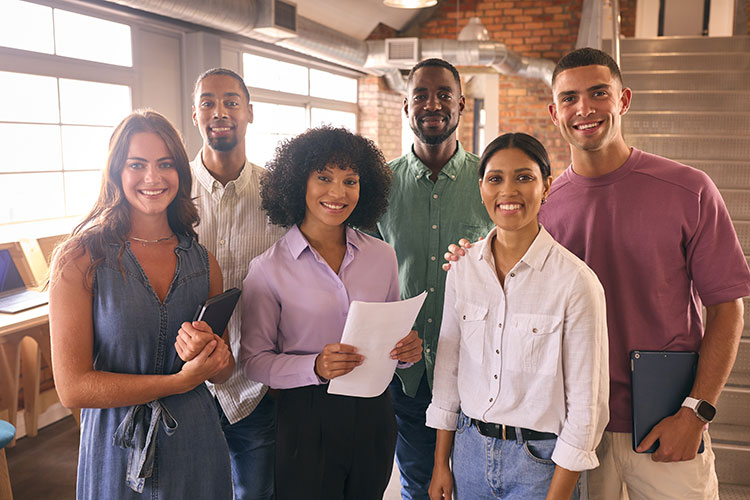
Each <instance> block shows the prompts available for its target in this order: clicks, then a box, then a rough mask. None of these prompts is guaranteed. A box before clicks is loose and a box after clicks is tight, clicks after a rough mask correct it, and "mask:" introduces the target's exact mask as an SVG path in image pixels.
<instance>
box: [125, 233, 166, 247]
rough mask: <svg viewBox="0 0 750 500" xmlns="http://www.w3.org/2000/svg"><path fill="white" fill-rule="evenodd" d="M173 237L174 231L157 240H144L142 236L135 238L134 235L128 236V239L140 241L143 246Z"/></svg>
mask: <svg viewBox="0 0 750 500" xmlns="http://www.w3.org/2000/svg"><path fill="white" fill-rule="evenodd" d="M173 237H174V233H172V234H170V235H169V236H165V237H164V238H159V239H158V240H145V239H143V238H136V237H135V236H130V239H131V240H135V241H137V242H138V243H140V244H141V245H143V246H144V247H145V246H146V245H147V244H155V243H160V242H162V241H167V240H170V239H172V238H173Z"/></svg>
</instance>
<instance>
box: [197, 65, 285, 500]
mask: <svg viewBox="0 0 750 500" xmlns="http://www.w3.org/2000/svg"><path fill="white" fill-rule="evenodd" d="M252 121H253V105H252V104H251V103H250V94H249V92H248V90H247V86H246V85H245V82H244V81H243V80H242V77H240V76H239V75H237V74H236V73H234V72H233V71H230V70H228V69H223V68H214V69H210V70H208V71H206V72H204V73H203V74H201V75H200V76H199V77H198V79H197V81H196V83H195V88H194V91H193V123H194V124H195V126H196V127H198V130H199V131H200V134H201V137H203V147H202V148H201V150H200V151H199V152H198V154H197V156H196V157H195V159H194V160H193V161H192V163H191V169H192V172H193V176H194V178H195V179H194V182H193V192H192V195H193V197H194V198H195V200H196V203H197V205H198V210H199V212H200V217H201V222H200V224H199V225H198V227H197V231H198V235H199V237H200V242H201V243H202V244H203V245H204V246H205V247H206V248H207V249H208V250H209V251H211V252H212V253H213V254H214V255H215V256H216V259H217V260H218V261H219V266H220V267H221V270H222V273H223V274H224V286H225V288H230V287H241V286H242V280H243V279H244V278H245V275H246V274H247V269H248V265H249V264H250V261H251V260H252V259H253V258H254V257H255V256H257V255H260V254H261V253H263V252H264V251H266V249H268V248H269V247H270V246H271V245H272V244H274V243H275V242H276V241H277V240H278V239H279V238H280V237H281V236H282V235H283V234H284V232H285V231H284V230H283V229H282V228H280V227H277V226H273V225H271V224H270V223H268V222H267V217H266V215H265V213H264V212H263V210H262V209H261V203H260V201H261V200H260V176H261V173H262V172H263V169H262V168H261V167H259V166H257V165H253V164H252V163H250V162H249V161H247V158H246V156H245V132H246V130H247V126H248V124H250V123H252ZM241 305H242V304H241V301H240V303H239V304H237V310H235V312H234V314H233V315H232V318H231V320H230V321H229V327H228V329H229V340H230V345H231V348H232V354H233V355H234V358H235V359H239V349H240V317H241V312H240V311H239V309H240V307H241ZM209 388H210V389H211V391H212V392H213V394H214V395H215V396H216V402H217V409H218V411H219V416H220V418H221V425H222V428H223V430H224V435H225V436H226V439H227V444H228V445H229V453H230V457H231V461H232V481H233V483H234V497H235V499H237V500H240V499H242V500H245V499H268V498H273V481H274V479H273V468H274V453H273V452H274V446H275V443H274V401H273V399H272V398H271V396H269V395H267V393H266V392H267V389H268V388H267V387H266V386H264V385H263V384H261V383H259V382H253V381H252V380H248V379H247V378H246V377H245V376H244V375H243V374H242V369H241V367H240V366H239V364H237V366H236V367H235V371H234V373H233V374H232V376H231V378H230V379H229V380H228V381H227V382H225V383H224V384H221V385H215V386H214V385H211V384H209Z"/></svg>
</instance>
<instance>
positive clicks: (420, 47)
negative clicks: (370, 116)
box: [107, 0, 554, 93]
mask: <svg viewBox="0 0 750 500" xmlns="http://www.w3.org/2000/svg"><path fill="white" fill-rule="evenodd" d="M107 1H108V2H110V3H114V4H118V5H124V6H126V7H131V8H133V9H137V10H142V11H146V12H150V13H153V14H157V15H160V16H164V17H169V18H173V19H177V20H180V21H186V22H189V23H192V24H197V25H200V26H206V27H209V28H213V29H216V30H220V31H225V32H230V33H236V34H238V35H241V36H246V37H249V38H253V39H256V40H261V41H263V42H267V43H274V44H276V45H279V46H281V47H285V48H287V49H290V50H294V51H296V52H301V53H303V54H307V55H310V56H313V57H317V58H320V59H323V60H326V61H330V62H333V63H336V64H340V65H342V66H346V67H349V68H353V69H356V70H359V71H364V72H365V73H369V74H373V75H377V76H384V77H385V78H386V80H387V82H388V84H389V86H390V87H391V88H392V89H393V90H396V91H399V92H402V93H405V91H406V84H405V81H404V78H403V76H402V75H401V73H400V72H399V71H398V70H399V69H409V68H410V67H411V66H413V65H414V63H415V59H413V58H412V57H411V56H413V55H414V50H415V47H416V51H417V53H416V56H417V57H416V60H421V59H425V58H429V57H439V58H441V59H445V60H446V61H449V62H451V63H452V64H455V65H457V66H490V67H492V68H494V69H495V70H497V71H499V72H500V73H503V74H507V75H518V76H522V77H526V78H532V79H538V80H542V81H544V82H545V83H546V84H547V85H551V82H552V70H553V69H554V63H552V61H549V60H546V59H532V58H526V57H521V56H520V55H518V54H516V53H514V52H511V51H509V50H508V48H507V47H506V46H505V45H504V44H502V43H498V42H492V41H481V40H473V41H458V40H450V39H421V40H416V42H415V41H414V40H415V39H411V41H410V39H404V38H399V39H390V42H389V43H390V44H392V45H393V46H394V47H395V46H396V45H398V46H399V49H403V48H404V47H403V46H401V44H411V45H410V47H411V48H410V50H411V51H412V52H411V53H410V57H409V58H406V57H404V58H403V59H400V62H398V61H399V59H398V58H400V57H403V54H404V53H403V52H401V51H399V54H398V57H394V58H393V59H391V60H389V59H388V58H387V57H386V55H387V54H388V52H387V51H386V43H387V42H388V41H387V40H385V41H384V40H377V41H368V42H363V41H360V40H357V39H355V38H353V37H350V36H348V35H345V34H344V33H341V32H339V31H336V30H333V29H331V28H328V27H327V26H323V25H322V24H319V23H316V22H314V21H312V20H310V19H307V18H304V17H301V16H296V25H297V26H296V28H297V29H296V31H297V36H295V37H292V38H282V39H279V38H278V37H270V36H268V34H267V32H266V33H264V31H263V28H264V26H261V25H259V22H258V21H259V14H260V13H264V12H267V11H268V9H269V8H272V6H271V7H269V5H270V4H271V3H272V2H276V3H283V4H284V5H283V6H282V9H288V7H287V6H289V5H291V6H294V4H293V3H291V2H288V1H285V0H107ZM277 7H278V5H277ZM295 13H296V9H295ZM287 14H288V12H287ZM261 17H262V16H261ZM287 17H288V16H287ZM258 28H260V29H258ZM266 31H267V30H266ZM405 40H406V41H405ZM393 53H394V56H395V52H393Z"/></svg>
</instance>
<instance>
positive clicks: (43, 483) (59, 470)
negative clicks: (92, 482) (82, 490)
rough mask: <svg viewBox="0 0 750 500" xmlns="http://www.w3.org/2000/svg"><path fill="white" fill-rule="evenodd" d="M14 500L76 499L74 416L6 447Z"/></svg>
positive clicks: (76, 443)
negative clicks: (34, 435)
mask: <svg viewBox="0 0 750 500" xmlns="http://www.w3.org/2000/svg"><path fill="white" fill-rule="evenodd" d="M5 451H6V455H7V457H8V472H9V473H10V483H11V487H12V488H13V498H14V499H15V500H31V499H34V500H73V499H75V497H76V466H77V464H78V426H77V425H76V422H75V420H73V417H66V418H64V419H62V420H60V421H59V422H55V423H54V424H51V425H48V426H46V427H44V428H42V429H40V430H39V434H38V435H37V436H36V437H33V438H29V437H23V438H21V439H19V440H18V441H16V446H14V447H13V448H6V449H5Z"/></svg>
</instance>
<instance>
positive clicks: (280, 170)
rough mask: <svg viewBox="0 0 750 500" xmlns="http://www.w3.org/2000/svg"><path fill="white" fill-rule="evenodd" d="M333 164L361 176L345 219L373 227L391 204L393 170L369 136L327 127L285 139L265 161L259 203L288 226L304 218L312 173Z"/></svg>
mask: <svg viewBox="0 0 750 500" xmlns="http://www.w3.org/2000/svg"><path fill="white" fill-rule="evenodd" d="M330 163H333V164H335V165H338V166H340V167H351V168H352V170H354V171H355V172H357V174H359V202H358V203H357V206H356V207H355V208H354V211H353V212H352V213H351V215H350V216H349V218H347V219H346V221H345V223H346V224H347V225H349V226H352V227H357V228H362V229H374V228H375V224H376V223H377V221H378V219H380V216H381V215H383V213H384V212H385V210H386V208H388V194H389V192H390V188H391V171H390V169H389V168H388V166H387V165H386V163H385V158H384V157H383V153H382V152H381V151H380V149H379V148H378V147H377V146H376V145H375V143H374V142H372V141H371V140H369V139H366V138H364V137H362V136H361V135H357V134H353V133H351V132H349V131H348V130H346V129H345V128H334V127H331V126H329V125H324V126H322V127H318V128H313V129H310V130H308V131H307V132H304V133H302V134H300V135H298V136H297V137H294V138H292V139H287V140H285V141H284V142H282V143H281V144H280V145H279V146H278V147H277V148H276V153H275V154H274V157H273V159H272V160H271V161H270V162H268V163H267V164H266V173H265V175H264V176H263V178H262V179H261V181H260V196H261V198H262V205H261V206H262V207H263V210H265V211H266V213H267V214H268V217H269V218H270V219H271V222H272V223H274V224H277V225H279V226H283V227H289V226H291V225H292V224H299V223H301V222H302V220H303V219H304V218H305V208H306V204H305V194H306V192H307V180H308V178H309V177H310V173H311V172H314V171H315V172H320V171H322V170H323V169H324V168H325V167H326V165H328V164H330Z"/></svg>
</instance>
